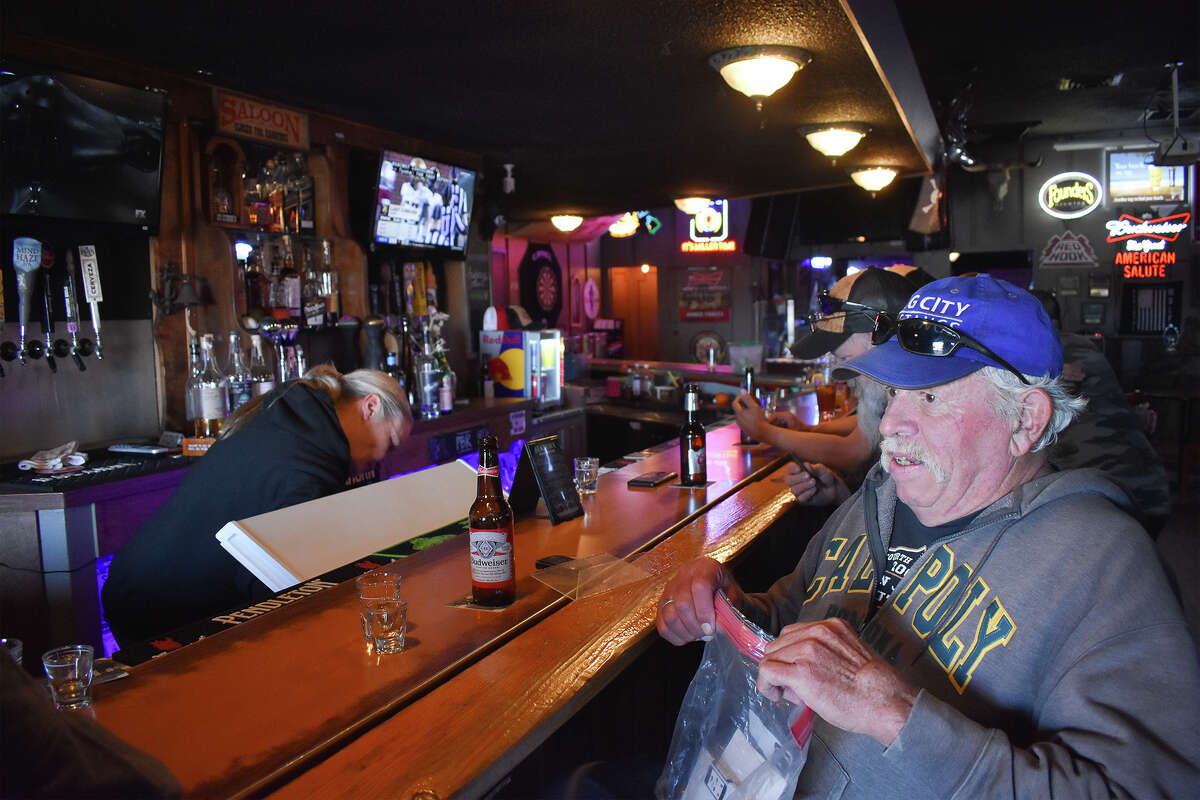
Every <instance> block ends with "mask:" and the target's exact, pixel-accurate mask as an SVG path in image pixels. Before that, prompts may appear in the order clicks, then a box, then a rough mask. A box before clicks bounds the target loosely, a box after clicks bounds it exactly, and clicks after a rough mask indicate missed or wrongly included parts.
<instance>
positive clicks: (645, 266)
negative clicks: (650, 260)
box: [642, 264, 650, 275]
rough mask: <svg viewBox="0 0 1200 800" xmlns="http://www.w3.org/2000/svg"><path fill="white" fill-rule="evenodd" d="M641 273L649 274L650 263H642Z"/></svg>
mask: <svg viewBox="0 0 1200 800" xmlns="http://www.w3.org/2000/svg"><path fill="white" fill-rule="evenodd" d="M642 274H643V275H649V274H650V265H649V264H642Z"/></svg>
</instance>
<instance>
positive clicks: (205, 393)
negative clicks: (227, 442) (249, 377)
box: [188, 333, 229, 438]
mask: <svg viewBox="0 0 1200 800" xmlns="http://www.w3.org/2000/svg"><path fill="white" fill-rule="evenodd" d="M188 393H189V394H191V395H192V403H193V411H194V413H195V415H196V416H195V418H194V419H193V420H192V433H193V434H194V435H195V436H197V437H199V438H215V437H216V436H217V434H219V433H220V432H221V423H223V422H224V421H225V418H226V417H227V416H229V381H228V379H227V378H226V377H225V375H224V373H222V372H221V368H220V367H218V366H217V359H216V357H215V356H214V355H213V335H212V334H211V333H206V334H204V336H202V337H201V338H200V372H199V374H198V375H196V376H194V378H193V379H191V380H189V381H188Z"/></svg>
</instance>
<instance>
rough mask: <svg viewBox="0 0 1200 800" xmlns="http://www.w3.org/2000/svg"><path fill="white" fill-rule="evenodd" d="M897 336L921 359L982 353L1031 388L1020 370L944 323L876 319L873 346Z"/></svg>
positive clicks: (883, 314)
mask: <svg viewBox="0 0 1200 800" xmlns="http://www.w3.org/2000/svg"><path fill="white" fill-rule="evenodd" d="M893 335H895V337H896V341H898V342H899V343H900V346H901V347H903V348H904V349H905V350H907V351H908V352H910V353H916V354H917V355H921V356H934V357H939V358H940V357H945V356H952V355H954V351H955V350H957V349H958V348H960V347H967V348H970V349H971V350H974V351H975V352H977V353H982V354H983V355H985V356H987V357H988V358H990V359H992V361H995V362H996V363H997V364H999V365H1000V366H1002V367H1004V368H1005V369H1006V370H1008V371H1009V372H1011V373H1012V374H1013V375H1016V376H1017V377H1018V378H1020V379H1021V383H1023V384H1025V385H1026V386H1029V385H1030V383H1029V381H1028V380H1027V379H1026V378H1025V376H1024V375H1022V374H1021V372H1020V370H1018V369H1017V368H1016V367H1014V366H1013V365H1012V364H1010V363H1008V362H1007V361H1005V360H1004V359H1003V358H1001V357H1000V356H998V355H996V354H995V353H994V352H992V350H991V349H990V348H988V347H987V346H986V345H984V344H983V343H982V342H980V341H979V340H977V339H975V338H973V337H971V336H968V335H967V334H965V333H963V332H962V331H960V330H956V329H954V328H951V327H950V326H949V325H947V324H946V323H944V322H937V321H935V320H932V319H922V318H920V317H908V318H906V319H896V318H895V317H893V316H892V315H891V314H888V313H887V312H881V313H879V314H878V315H877V316H876V317H875V329H874V330H872V331H871V344H873V345H881V344H883V343H884V342H886V341H887V340H888V339H890V338H892V336H893Z"/></svg>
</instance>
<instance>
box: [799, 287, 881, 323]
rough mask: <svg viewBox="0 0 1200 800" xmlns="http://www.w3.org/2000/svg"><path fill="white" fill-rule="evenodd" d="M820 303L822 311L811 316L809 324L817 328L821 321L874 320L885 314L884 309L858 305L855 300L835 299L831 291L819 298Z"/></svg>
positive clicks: (825, 292)
mask: <svg viewBox="0 0 1200 800" xmlns="http://www.w3.org/2000/svg"><path fill="white" fill-rule="evenodd" d="M818 302H819V303H820V309H821V310H820V311H817V312H816V313H813V314H809V315H808V317H807V319H808V324H809V325H810V326H811V327H813V328H815V327H817V323H818V322H820V321H821V320H834V319H844V318H845V317H850V316H854V315H859V316H863V317H866V318H867V319H869V320H874V319H875V317H876V316H878V315H879V314H883V313H885V312H884V311H883V309H880V308H875V307H874V306H868V305H864V304H863V303H856V302H854V301H853V300H843V299H841V298H840V297H834V296H833V295H831V294H830V293H829V290H828V289H826V290H825V291H823V292H821V294H820V295H819V296H818Z"/></svg>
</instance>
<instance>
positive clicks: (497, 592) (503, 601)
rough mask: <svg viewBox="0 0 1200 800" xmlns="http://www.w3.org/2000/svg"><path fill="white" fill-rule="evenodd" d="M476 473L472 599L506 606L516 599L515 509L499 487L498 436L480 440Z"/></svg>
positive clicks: (471, 519)
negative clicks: (477, 485) (510, 506)
mask: <svg viewBox="0 0 1200 800" xmlns="http://www.w3.org/2000/svg"><path fill="white" fill-rule="evenodd" d="M477 475H478V476H479V477H478V484H479V488H478V490H477V491H476V494H475V502H474V503H472V504H471V510H470V512H469V513H468V514H467V528H468V530H469V531H470V538H471V544H470V557H471V599H472V600H473V601H474V602H475V603H476V604H478V605H481V606H506V605H508V604H509V603H511V602H512V601H513V600H516V599H517V581H516V574H515V564H516V562H515V560H514V558H513V512H512V509H511V508H509V506H508V502H507V501H506V500H505V499H504V493H503V492H502V491H501V490H500V456H499V453H498V451H497V444H496V437H495V436H483V437H481V438H480V439H479V471H478V472H477Z"/></svg>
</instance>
